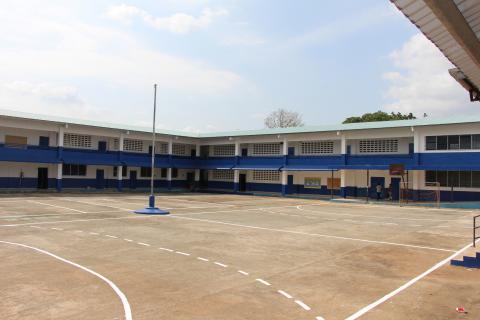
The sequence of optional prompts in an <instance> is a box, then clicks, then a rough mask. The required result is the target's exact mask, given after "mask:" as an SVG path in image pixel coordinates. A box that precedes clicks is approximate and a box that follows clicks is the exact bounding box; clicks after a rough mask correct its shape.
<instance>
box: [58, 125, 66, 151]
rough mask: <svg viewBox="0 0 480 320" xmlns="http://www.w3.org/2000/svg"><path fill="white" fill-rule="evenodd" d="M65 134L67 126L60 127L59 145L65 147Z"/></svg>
mask: <svg viewBox="0 0 480 320" xmlns="http://www.w3.org/2000/svg"><path fill="white" fill-rule="evenodd" d="M64 134H65V128H64V127H60V128H58V141H57V145H58V146H59V147H63V138H64V137H63V135H64Z"/></svg>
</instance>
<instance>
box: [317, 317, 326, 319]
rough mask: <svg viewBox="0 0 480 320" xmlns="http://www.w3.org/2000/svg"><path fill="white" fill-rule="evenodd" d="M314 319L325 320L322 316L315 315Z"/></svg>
mask: <svg viewBox="0 0 480 320" xmlns="http://www.w3.org/2000/svg"><path fill="white" fill-rule="evenodd" d="M315 320H325V318H323V317H316V318H315Z"/></svg>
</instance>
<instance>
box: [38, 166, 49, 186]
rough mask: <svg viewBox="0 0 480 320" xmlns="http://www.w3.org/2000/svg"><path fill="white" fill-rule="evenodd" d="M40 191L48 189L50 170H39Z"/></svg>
mask: <svg viewBox="0 0 480 320" xmlns="http://www.w3.org/2000/svg"><path fill="white" fill-rule="evenodd" d="M37 188H38V189H48V168H38V178H37Z"/></svg>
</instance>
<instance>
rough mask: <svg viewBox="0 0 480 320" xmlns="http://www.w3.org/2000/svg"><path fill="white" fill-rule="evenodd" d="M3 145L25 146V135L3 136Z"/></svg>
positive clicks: (24, 147)
mask: <svg viewBox="0 0 480 320" xmlns="http://www.w3.org/2000/svg"><path fill="white" fill-rule="evenodd" d="M5 146H6V147H9V148H21V149H26V148H27V137H19V136H10V135H6V136H5Z"/></svg>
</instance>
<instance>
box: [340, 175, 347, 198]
mask: <svg viewBox="0 0 480 320" xmlns="http://www.w3.org/2000/svg"><path fill="white" fill-rule="evenodd" d="M346 188H347V170H340V196H341V197H344V198H346V197H347V190H346Z"/></svg>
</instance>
